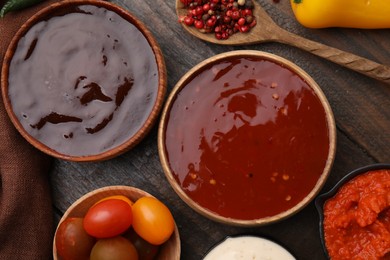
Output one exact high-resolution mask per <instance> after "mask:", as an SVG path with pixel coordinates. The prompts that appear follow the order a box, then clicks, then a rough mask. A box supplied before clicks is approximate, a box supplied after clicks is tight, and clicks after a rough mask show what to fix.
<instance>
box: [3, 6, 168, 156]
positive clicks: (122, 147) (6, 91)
mask: <svg viewBox="0 0 390 260" xmlns="http://www.w3.org/2000/svg"><path fill="white" fill-rule="evenodd" d="M81 5H91V6H96V7H99V8H103V9H106V10H108V11H111V12H113V13H115V14H117V15H119V16H120V17H122V18H123V19H124V20H125V21H127V22H128V23H129V24H132V25H134V27H135V28H137V29H138V31H139V32H141V33H142V35H143V36H144V38H145V40H146V41H145V42H147V43H149V45H150V51H149V49H148V52H151V53H152V54H151V56H154V57H155V65H153V67H154V66H155V67H156V74H155V75H157V76H155V78H153V81H154V82H156V84H154V83H153V84H150V85H153V91H151V90H143V88H138V86H143V87H144V86H145V85H147V84H144V83H145V82H149V81H147V80H149V79H150V78H152V76H149V74H150V75H151V73H152V72H149V74H147V73H146V72H144V73H143V74H142V73H140V74H141V75H148V76H147V77H148V79H144V78H143V79H142V84H140V83H134V86H135V84H137V89H142V90H137V91H138V93H137V94H136V95H134V98H132V101H131V102H132V103H134V102H133V101H134V99H137V100H142V102H144V103H148V105H147V106H148V108H147V109H142V108H140V107H135V108H134V110H136V111H133V109H132V110H130V111H128V107H130V105H128V104H129V102H127V103H128V104H126V108H123V110H121V112H120V113H122V114H121V117H122V115H123V119H122V118H121V119H118V120H117V121H116V122H115V124H116V125H119V123H118V122H130V121H131V122H133V121H132V120H133V118H134V117H135V116H133V115H132V114H131V113H134V114H137V115H140V116H139V118H140V119H138V118H136V117H135V118H136V119H134V121H136V122H137V123H134V124H136V125H137V126H136V127H135V129H134V130H127V129H128V128H130V126H129V123H126V125H120V126H121V127H118V126H115V129H112V128H110V129H108V130H109V134H107V135H108V136H109V137H108V138H106V139H104V138H105V137H107V135H106V136H105V137H101V136H100V133H101V132H102V131H101V130H95V129H98V128H99V127H100V128H101V125H103V124H104V123H105V121H107V120H108V122H109V123H108V124H106V125H107V126H103V128H105V129H107V128H108V127H111V125H112V124H111V123H110V122H111V121H113V120H115V117H117V118H119V116H117V115H118V113H119V112H118V111H119V109H118V107H119V106H118V105H117V104H118V102H121V103H120V104H122V103H123V104H124V103H125V102H126V99H128V97H127V96H130V95H132V94H131V93H133V92H130V90H129V92H127V93H130V94H129V95H127V93H126V94H125V97H124V100H125V101H118V95H119V93H120V92H119V91H120V90H119V87H118V89H117V90H116V91H117V92H116V94H115V96H114V95H113V94H111V96H109V98H111V101H110V102H111V103H109V106H108V108H107V109H110V110H109V111H108V110H107V111H104V113H101V114H98V113H100V111H101V109H95V108H94V109H95V111H96V112H94V114H92V116H91V118H93V117H95V116H99V118H100V117H102V119H99V120H100V121H97V120H95V122H93V123H92V124H91V123H90V122H87V123H88V124H89V126H87V125H83V126H82V127H81V126H80V129H82V130H83V131H84V132H87V131H86V130H88V129H93V131H96V132H98V131H100V132H99V133H98V134H99V136H95V135H97V134H95V135H94V139H93V140H95V141H98V140H99V141H100V140H105V141H104V143H103V142H102V144H101V145H100V146H101V147H99V149H96V151H95V150H93V151H92V152H90V151H88V152H85V153H84V150H80V148H85V147H89V145H90V144H93V143H95V141H91V142H89V144H80V142H79V141H78V140H80V139H83V137H78V138H80V139H77V141H74V143H72V144H71V145H72V146H73V148H72V149H73V150H74V151H77V152H75V153H73V154H72V153H71V152H70V153H67V152H59V151H57V149H58V150H60V149H63V148H62V147H63V146H64V145H63V144H64V143H63V142H64V141H61V142H62V143H60V144H58V143H59V142H58V140H60V139H59V137H60V138H66V139H67V140H70V138H73V139H74V140H75V138H74V136H73V132H71V131H72V130H73V129H75V128H76V127H74V126H71V127H67V129H66V131H68V132H67V133H65V131H64V133H62V132H61V133H58V132H59V131H58V130H57V129H59V128H54V123H53V124H50V127H52V128H51V129H53V131H52V132H50V133H53V135H54V134H56V135H55V136H53V137H50V138H51V139H55V142H52V143H55V145H52V143H50V144H47V143H46V144H45V143H44V142H43V141H41V139H40V138H41V137H45V138H46V136H47V135H46V134H45V133H44V134H42V133H40V132H38V134H37V133H35V132H34V136H33V135H32V134H31V132H29V131H27V130H26V126H31V127H32V126H33V125H32V123H31V121H32V120H31V121H26V122H24V123H23V124H22V123H21V120H24V119H25V118H27V116H26V115H24V114H22V113H25V112H26V111H25V110H27V111H29V110H28V108H25V107H23V109H24V111H18V112H17V113H16V112H15V108H14V105H13V103H12V100H11V97H10V81H9V75H10V74H11V70H10V67H11V61H12V59H13V57H14V55H15V53H16V50H17V48H18V44H19V42H20V40H21V39H22V38H23V36H24V35H26V34H27V33H28V32H29V30H30V29H31V28H32V27H33V26H34V25H36V24H37V23H38V22H40V21H42V20H45V19H47V18H48V17H51V16H52V15H53V14H56V15H57V14H59V13H60V14H62V13H67V12H74V10H75V8H78V6H81ZM69 10H71V11H69ZM105 19H108V18H105ZM109 19H111V18H109ZM110 21H111V20H110ZM96 27H97V28H99V25H98V24H97V25H96ZM97 30H98V29H97ZM60 31H61V30H60ZM60 31H59V32H60ZM109 36H110V35H108V34H107V37H108V38H110V37H109ZM102 37H103V36H102ZM140 37H142V36H140ZM111 38H113V37H111ZM133 38H136V37H133ZM114 40H115V41H116V42H117V40H116V39H111V41H114ZM123 41H124V40H123ZM38 43H39V41H38ZM120 43H121V42H120ZM34 44H36V42H35V43H34V42H33V43H31V46H30V49H29V52H30V50H31V49H34V48H35V46H34ZM115 44H116V43H114V45H115ZM80 45H81V44H80ZM32 46H33V47H32ZM142 46H147V44H143V45H142ZM110 48H111V46H110ZM113 48H114V49H115V46H114V47H113ZM126 48H128V49H136V48H133V47H131V46H130V47H126ZM141 48H142V47H141ZM143 48H145V49H147V48H148V47H143ZM105 49H106V50H107V49H108V48H104V47H103V48H102V51H101V52H103V51H106V50H105ZM137 50H138V49H137ZM81 51H83V49H82V48H81ZM98 54H100V53H97V54H96V55H98ZM103 54H104V53H103ZM50 55H52V54H50ZM148 55H149V54H148ZM99 57H100V56H99ZM109 58H110V57H109ZM114 58H115V59H116V61H113V62H112V63H111V64H114V62H116V63H115V65H110V66H111V68H110V70H108V71H107V72H106V74H107V75H110V73H111V74H113V73H112V71H115V69H113V67H112V66H118V67H119V66H122V67H121V68H123V67H124V66H128V63H129V67H127V71H128V70H132V68H133V67H134V66H133V65H130V64H133V63H134V64H135V62H133V63H130V62H125V61H127V60H129V59H130V58H129V57H125V59H124V61H123V60H122V61H123V62H122V61H120V59H117V58H116V57H114ZM104 59H106V61H104ZM131 59H133V57H131ZM25 60H26V58H25ZM84 60H90V59H84ZM113 60H114V59H113ZM133 60H134V59H133ZM150 60H151V62H154V61H153V58H150ZM109 61H110V60H109ZM104 62H106V63H107V57H105V56H103V61H102V62H101V63H104ZM119 63H120V65H118V64H119ZM122 63H123V64H125V65H123V64H122ZM145 64H146V62H145ZM74 65H76V66H77V64H74ZM74 65H73V66H74ZM104 66H106V64H105V65H104ZM107 66H108V65H107ZM132 66H133V67H132ZM84 67H87V68H88V69H90V68H91V67H93V68H95V67H98V66H84ZM138 67H140V66H138ZM66 68H70V70H72V66H68V67H66ZM128 68H130V69H128ZM122 70H123V69H122ZM138 70H141V69H140V68H138ZM72 71H75V70H74V69H73V70H72ZM89 71H90V70H85V72H78V71H76V73H80V75H83V74H81V73H88V74H90V75H92V76H91V77H89V78H88V79H87V80H88V84H95V85H96V83H94V80H96V79H95V78H93V75H103V74H102V73H101V72H100V71H99V73H98V72H93V73H90V72H89ZM110 71H111V72H110ZM12 73H14V75H15V74H17V75H18V77H20V78H23V74H22V72H19V71H12ZM76 73H75V74H76ZM118 73H119V72H118ZM131 73H133V72H130V73H128V74H126V75H121V76H123V77H125V80H127V77H129V76H128V75H133V74H131ZM58 74H59V75H60V76H61V75H65V73H58ZM84 75H86V74H84ZM45 77H47V76H45ZM50 77H51V76H50ZM72 77H73V76H72ZM83 77H84V78H83ZM131 77H133V76H131ZM145 77H146V76H145ZM85 78H86V77H85V76H79V79H81V80H84V79H85ZM79 79H78V80H79ZM40 80H43V79H42V78H40ZM72 80H73V78H72ZM113 80H115V79H114V77H113ZM121 80H122V79H121ZM125 80H122V81H121V82H120V83H115V84H118V85H119V84H125V83H122V82H126V81H125ZM57 81H60V80H57ZM117 81H118V82H119V77H118V80H117ZM136 81H137V80H134V82H136ZM144 81H145V82H144ZM46 82H49V81H45V84H47V83H46ZM55 82H56V81H55V80H54V81H53V85H54V86H55V87H56V83H55ZM72 82H74V81H72ZM89 82H92V83H89ZM138 82H141V81H140V80H139V81H138ZM126 83H127V82H126ZM72 84H74V83H72ZM75 84H76V85H75V87H74V88H75V89H76V87H77V85H78V84H79V82H77V83H75ZM83 84H84V83H83ZM85 84H86V83H85ZM98 84H100V83H98ZM101 84H102V86H104V85H103V84H104V82H103V81H102V83H101ZM37 85H39V86H42V85H43V84H38V83H37ZM106 85H108V86H110V87H111V84H110V85H109V84H106ZM112 85H113V84H112ZM118 85H113V86H112V87H117V86H118ZM166 85H167V76H166V67H165V61H164V57H163V54H162V52H161V49H160V47H159V45H158V43H157V41H156V40H155V38H154V36H153V35H152V33H151V32H150V31H149V30H148V29H147V27H146V26H145V25H144V24H143V23H142V22H141V21H140V20H138V19H137V18H136V17H135V16H134V15H132V14H131V13H129V12H128V11H127V10H125V9H124V8H122V7H120V6H118V5H116V4H113V3H110V2H106V1H99V0H75V1H67V0H65V1H60V2H56V3H53V4H51V5H49V6H48V7H46V8H44V9H42V10H41V11H39V12H37V13H36V14H35V15H33V16H32V17H31V18H30V19H29V20H28V21H27V22H26V23H25V24H23V25H22V27H21V28H20V29H19V31H18V32H17V33H16V35H15V36H14V37H13V39H12V41H11V44H10V45H9V47H8V49H7V51H6V54H5V58H4V62H3V66H2V73H1V90H2V97H3V100H4V104H5V108H6V111H7V113H8V115H9V117H10V119H11V121H12V123H13V124H14V125H15V127H16V129H17V130H18V131H19V132H20V134H21V135H22V136H23V137H24V138H25V139H26V140H27V141H28V142H29V143H31V144H32V145H33V146H35V147H36V148H37V149H39V150H41V151H42V152H44V153H46V154H48V155H51V156H54V157H56V158H60V159H64V160H69V161H79V162H80V161H101V160H106V159H110V158H113V157H115V156H118V155H120V154H122V153H124V152H126V151H128V150H129V149H131V148H133V147H134V146H135V145H136V144H138V143H139V142H140V141H141V140H142V139H143V138H144V137H145V136H146V135H147V134H148V132H149V131H150V129H151V128H152V126H153V125H154V123H155V121H156V119H157V117H158V115H159V113H160V111H161V108H162V104H163V102H164V98H165V93H166V87H167V86H166ZM119 86H120V85H119ZM83 88H84V89H85V88H86V87H85V86H83ZM107 88H108V87H107ZM68 89H72V86H71V88H69V87H68ZM79 89H80V88H79ZM130 89H131V91H133V89H134V87H130ZM39 91H42V90H39ZM61 91H62V90H59V91H58V95H57V97H59V98H61V102H62V103H60V104H59V106H58V105H57V104H58V103H55V104H54V105H50V106H51V107H52V106H54V112H55V113H57V112H59V113H58V114H60V115H61V116H62V114H63V113H66V112H63V111H62V110H63V109H62V108H63V107H64V106H66V102H67V100H66V99H64V97H62V96H64V95H65V96H66V95H68V94H64V93H62V92H61ZM69 91H71V90H69ZM110 91H111V92H113V91H112V90H110ZM139 91H144V93H145V94H143V96H142V97H141V98H140V97H139V96H140V95H139V93H140V92H139ZM147 91H150V92H147ZM26 92H28V91H22V92H21V93H22V94H23V95H24V93H26ZM47 92H50V91H47ZM30 95H31V94H30V93H27V95H25V96H23V98H26V100H28V99H29V96H30ZM70 95H72V98H73V99H74V100H77V99H80V100H81V97H80V96H76V94H73V93H71V94H70ZM15 96H16V95H15ZM84 96H85V94H84ZM87 98H91V95H90V97H87ZM92 98H93V97H92ZM144 99H145V101H143V100H144ZM48 100H50V97H48V98H46V99H44V100H40V101H39V102H38V103H44V102H45V103H47V102H48ZM63 100H65V101H63ZM149 100H150V101H149ZM98 101H99V102H100V100H98ZM26 102H27V101H26ZM26 102H24V103H23V102H20V103H22V104H27V103H26ZM29 102H30V103H34V102H36V101H34V100H33V101H29ZM75 102H76V101H75ZM105 102H107V101H105ZM113 102H115V103H114V104H113ZM79 103H81V101H80V102H79ZM79 103H78V106H79V107H80V108H83V107H87V105H91V104H90V103H92V102H90V103H88V104H82V105H84V106H82V105H81V106H80V104H79ZM97 103H98V102H97ZM97 103H95V104H94V105H96V104H97ZM138 103H139V102H138ZM138 103H137V104H138ZM100 104H103V102H100ZM115 104H116V105H117V107H116V108H115V107H114V106H115ZM104 105H105V103H104ZM73 106H74V105H73ZM51 107H50V110H49V109H47V110H48V111H45V113H46V114H44V115H39V113H37V115H34V117H37V118H41V121H42V119H45V118H47V117H48V116H49V113H53V110H52V108H51ZM57 107H60V108H59V110H60V111H56V109H57ZM71 107H72V106H71ZM79 107H77V108H76V109H74V110H73V111H71V112H72V113H73V114H74V115H77V114H78V113H80V118H82V121H87V120H90V119H89V118H87V116H88V117H89V116H90V115H89V114H87V113H85V112H79V110H80V108H79ZM106 107H107V105H106ZM122 107H123V105H122ZM122 107H121V108H122ZM114 108H115V110H114ZM39 109H42V108H39ZM19 110H21V109H19ZM124 111H126V112H124ZM143 111H147V112H143ZM61 112H62V114H61ZM34 113H35V112H34ZM82 113H83V114H82ZM109 113H112V114H111V115H109ZM125 113H127V114H125ZM142 113H144V114H142ZM141 114H142V115H141ZM38 115H39V117H38ZM46 115H47V116H46ZM65 115H66V116H68V115H67V114H65ZM71 116H72V115H71ZM110 116H111V118H110ZM112 118H114V119H112ZM130 119H131V120H130ZM29 120H30V119H29ZM34 120H35V121H34V123H33V124H35V126H36V125H38V120H37V119H34ZM80 120H81V119H80ZM41 121H39V123H40V122H41ZM82 121H81V122H82ZM71 123H72V122H71ZM83 124H84V123H83ZM132 124H133V123H132ZM48 125H49V124H46V125H45V127H48ZM55 125H56V127H57V126H59V125H63V124H58V123H55ZM131 126H132V125H131ZM72 127H73V128H72ZM88 127H90V128H88ZM132 127H133V126H132ZM38 129H40V128H38ZM68 129H70V130H68ZM61 130H62V129H61ZM30 131H32V130H30ZM33 131H36V129H34V130H33ZM39 131H41V130H39ZM77 131H78V130H77ZM68 133H70V134H68ZM115 133H120V136H115V137H113V136H112V135H114V134H115ZM130 133H131V134H130ZM118 135H119V134H118ZM37 136H39V137H37ZM83 136H90V135H87V134H84V133H83ZM46 140H48V139H46ZM107 140H109V141H107ZM117 140H120V141H117ZM112 143H113V144H112ZM53 146H54V147H53ZM100 148H102V149H100Z"/></svg>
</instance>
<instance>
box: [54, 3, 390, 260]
mask: <svg viewBox="0 0 390 260" xmlns="http://www.w3.org/2000/svg"><path fill="white" fill-rule="evenodd" d="M116 3H118V4H119V5H121V6H123V7H125V8H126V9H128V10H129V11H130V12H132V13H133V14H134V15H135V16H137V17H138V18H139V19H140V20H141V21H142V22H143V23H144V24H145V25H146V26H147V27H148V28H149V30H150V31H151V32H152V33H153V35H154V36H155V38H156V40H157V42H158V43H159V45H160V47H161V50H162V53H163V55H164V58H165V63H166V66H167V76H168V77H167V81H168V93H169V92H170V91H171V90H172V88H173V86H174V85H175V84H176V82H178V81H179V79H180V78H181V77H182V76H183V75H184V74H185V72H187V71H188V70H189V69H190V68H192V67H193V66H195V65H196V64H198V63H199V62H201V61H203V60H204V59H206V58H209V57H211V56H213V55H215V54H219V53H223V52H227V51H231V50H241V49H253V50H261V51H267V52H270V53H273V54H277V55H279V56H282V57H284V58H286V59H289V60H291V61H293V62H294V63H296V64H297V65H298V66H300V67H301V68H302V69H304V70H305V71H306V72H307V73H308V74H309V75H310V76H311V77H313V78H314V80H315V81H316V82H317V83H318V84H319V86H320V87H321V88H322V90H323V92H324V93H325V95H326V97H327V99H328V101H329V103H330V105H331V107H332V110H333V113H334V116H335V120H336V125H337V149H336V159H335V162H334V165H333V168H332V171H331V174H330V177H329V179H328V181H327V182H326V184H325V186H324V187H323V189H322V192H325V191H328V190H329V189H330V188H331V187H332V186H333V185H334V184H335V183H336V182H337V181H338V180H340V179H341V178H342V177H343V176H344V175H345V174H347V173H348V172H349V171H351V170H353V169H355V168H358V167H361V166H364V165H367V164H371V163H375V162H390V148H389V147H390V88H389V86H388V85H387V84H385V83H381V82H380V81H377V80H374V79H371V78H369V77H366V76H364V75H362V74H360V73H356V72H354V71H351V70H349V69H346V68H344V67H341V66H339V65H337V64H335V63H332V62H329V61H327V60H325V59H322V58H319V57H317V56H315V55H313V54H311V53H309V52H306V51H303V50H300V49H298V48H295V47H291V46H289V45H285V44H280V43H274V42H269V43H262V44H254V45H250V46H247V45H246V46H222V45H216V44H212V43H208V42H205V41H202V40H199V39H197V38H195V37H194V36H192V35H190V34H188V33H187V32H186V31H185V30H184V29H183V27H182V25H181V24H180V23H179V22H178V18H177V15H176V12H175V1H174V0H169V1H166V0H144V1H132V0H117V1H116ZM258 3H259V4H260V5H261V6H262V7H263V8H264V10H265V11H266V12H267V13H268V14H269V15H270V16H271V18H272V19H273V20H274V21H275V22H276V24H278V25H279V26H280V27H282V28H283V29H285V30H288V31H290V32H292V33H295V34H297V35H300V36H302V37H304V38H306V39H310V40H313V41H316V42H319V43H322V44H325V45H328V46H332V47H335V48H337V49H340V50H343V51H347V52H351V53H354V54H356V55H358V56H361V57H365V58H368V59H370V60H373V61H375V62H378V63H381V64H387V65H388V64H389V63H390V41H389V39H390V29H387V30H354V29H342V28H330V29H321V30H313V29H307V28H304V27H302V26H300V25H299V24H298V23H297V22H296V20H295V18H294V16H293V14H292V11H291V8H290V6H289V2H288V1H285V0H281V1H280V3H278V4H275V3H274V2H273V1H272V0H259V1H258ZM51 183H52V192H53V200H54V206H55V208H56V212H57V214H56V216H55V219H56V220H57V221H58V220H59V217H60V216H61V215H62V214H63V213H64V212H65V210H66V209H67V207H69V206H70V205H71V203H72V202H74V201H75V200H76V199H78V198H79V197H81V196H82V195H84V194H85V193H87V192H89V191H91V190H93V189H96V188H99V187H103V186H107V185H130V186H135V187H138V188H141V189H144V190H145V191H147V192H149V193H151V194H152V195H154V196H156V197H158V198H159V199H161V200H162V201H164V202H165V203H166V205H167V206H168V207H169V208H170V209H171V210H172V213H173V215H174V217H175V220H176V224H177V226H178V229H179V232H180V238H181V246H182V257H181V259H186V260H187V259H188V260H191V259H194V260H195V259H201V257H202V255H204V254H205V253H206V252H207V250H208V249H209V248H210V247H211V246H213V245H214V244H215V243H217V242H218V241H220V240H222V239H223V238H224V237H225V236H228V235H235V234H242V233H250V234H257V235H261V236H266V237H269V238H272V239H274V240H276V241H277V242H280V243H281V244H283V245H285V246H286V247H287V248H288V249H290V250H291V252H292V253H293V254H294V255H295V256H296V257H297V259H300V260H301V259H302V260H306V259H307V260H311V259H316V260H322V259H325V256H324V254H323V252H322V248H321V243H320V238H319V231H318V215H317V212H316V210H315V207H314V205H313V203H310V204H309V205H308V206H307V207H306V208H305V209H303V210H302V211H300V212H299V213H298V214H296V215H294V216H293V217H291V218H289V219H286V220H284V221H281V222H278V223H275V224H272V225H270V226H265V227H260V228H240V227H231V226H227V225H224V224H219V223H216V222H213V221H211V220H208V219H206V218H204V217H203V216H201V215H199V214H197V213H196V212H195V211H193V210H192V209H191V208H189V207H188V206H187V205H186V204H185V203H184V202H183V201H181V200H180V199H179V197H178V196H177V195H176V193H175V192H174V191H173V189H172V188H171V187H170V185H169V183H168V181H167V180H166V178H165V176H164V173H163V170H162V167H161V164H160V160H159V157H158V150H157V126H156V125H155V126H154V127H153V129H152V130H151V132H149V134H148V135H147V136H146V138H145V139H144V140H143V141H141V142H140V143H139V144H138V145H137V146H136V147H135V148H134V149H132V150H131V151H129V152H127V153H124V154H122V155H121V156H119V157H116V158H114V159H111V160H108V161H104V162H99V163H74V162H67V161H62V160H56V161H55V163H54V165H53V169H52V172H51Z"/></svg>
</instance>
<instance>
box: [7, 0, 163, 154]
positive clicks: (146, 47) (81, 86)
mask: <svg viewBox="0 0 390 260" xmlns="http://www.w3.org/2000/svg"><path fill="white" fill-rule="evenodd" d="M85 6H87V7H85ZM92 7H93V8H95V9H93V11H92V12H93V15H89V14H90V12H91V11H89V10H87V8H92ZM82 8H85V10H84V9H83V10H82V11H80V10H81V9H82ZM102 9H103V10H104V11H103V12H102V11H101V10H102ZM64 14H66V15H64ZM57 15H59V16H58V17H61V19H63V20H61V21H60V22H58V21H55V20H56V19H57V20H58V17H56V19H50V18H51V17H53V16H57ZM71 15H78V18H77V19H79V18H80V17H81V18H80V19H79V20H77V22H76V20H75V21H74V23H78V24H77V26H79V27H82V29H80V30H78V31H77V29H75V28H78V27H77V26H76V25H75V24H72V22H69V24H67V25H66V26H68V29H67V28H65V29H61V30H57V29H53V27H54V26H57V27H58V26H61V25H62V24H61V23H66V22H68V21H70V20H72V21H73V19H74V18H72V17H71ZM68 16H69V18H67V17H68ZM63 17H64V18H63ZM84 17H85V19H87V18H88V19H91V20H88V21H87V22H85V21H86V20H82V19H84ZM90 17H92V18H90ZM47 19H49V20H48V21H49V22H48V25H45V26H46V27H44V28H45V29H44V30H42V31H39V32H37V30H38V29H39V26H41V24H42V21H46V20H47ZM66 19H67V20H66ZM92 19H95V20H92ZM99 23H101V24H99ZM83 26H89V27H88V28H87V29H85V28H84V27H83ZM36 28H38V29H36ZM61 28H62V27H61ZM97 28H98V29H97ZM102 28H104V29H102ZM50 30H51V31H50ZM86 30H90V31H88V32H87V33H85V31H86ZM104 30H105V31H104ZM34 33H37V35H38V36H33V34H34ZM83 33H84V34H83ZM48 34H53V35H49V36H48ZM76 34H77V36H75V35H76ZM29 37H31V38H29ZM33 37H36V38H33ZM72 37H73V38H72ZM88 37H89V38H88ZM69 39H71V40H69ZM51 41H52V42H51ZM54 41H57V42H54ZM40 42H41V43H40ZM45 44H46V45H45ZM72 44H73V45H72ZM26 46H27V47H28V51H27V50H26V49H27V47H26ZM23 48H24V49H23ZM75 50H76V51H75ZM23 51H27V54H25V53H24V52H23ZM22 52H23V53H22ZM75 53H76V54H75ZM22 55H25V57H24V58H23V56H22ZM53 57H55V58H53ZM28 66H30V67H28ZM26 83H28V84H26ZM59 83H61V84H59ZM166 84H167V76H166V67H165V62H164V58H163V55H162V52H161V49H160V47H159V45H158V43H157V41H156V40H155V38H154V37H153V35H152V34H151V32H150V31H149V30H148V29H147V28H146V26H145V25H144V24H143V23H142V22H141V21H139V20H138V19H137V18H136V17H135V16H134V15H132V14H131V13H129V12H128V11H127V10H125V9H123V8H122V7H120V6H118V5H115V4H113V3H110V2H106V1H99V0H75V1H60V2H56V3H54V4H51V5H50V6H48V7H46V8H44V9H42V10H41V11H39V12H38V13H36V14H35V15H33V16H32V17H31V18H30V19H29V20H28V21H27V22H26V23H25V24H23V26H22V27H21V28H20V30H19V31H18V32H17V33H16V35H15V36H14V38H13V40H12V42H11V44H10V45H9V47H8V49H7V52H6V54H5V58H4V62H3V66H2V73H1V89H2V96H3V100H4V104H5V108H6V110H7V113H8V115H9V117H10V119H11V121H12V123H13V124H14V125H15V127H16V129H17V130H18V131H19V132H20V133H21V135H22V136H23V137H24V138H25V139H26V140H27V141H28V142H30V143H31V144H32V145H33V146H35V147H36V148H38V149H39V150H41V151H43V152H45V153H46V154H48V155H51V156H54V157H57V158H60V159H64V160H70V161H100V160H106V159H110V158H112V157H115V156H118V155H120V154H122V153H124V152H126V151H128V150H129V149H131V148H133V147H134V146H135V145H136V144H138V143H139V142H140V141H141V140H142V139H143V138H144V137H145V136H146V135H147V134H148V132H149V130H150V129H151V128H152V126H153V124H154V123H155V121H156V119H157V117H158V115H159V113H160V111H161V108H162V104H163V101H164V98H165V93H166Z"/></svg>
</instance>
